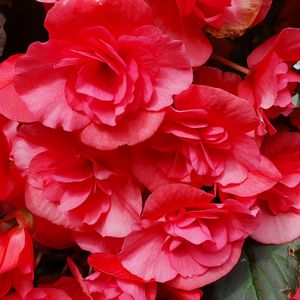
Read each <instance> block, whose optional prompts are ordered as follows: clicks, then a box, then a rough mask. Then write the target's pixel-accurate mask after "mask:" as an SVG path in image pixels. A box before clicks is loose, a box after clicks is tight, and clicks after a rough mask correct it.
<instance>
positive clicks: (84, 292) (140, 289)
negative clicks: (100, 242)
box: [52, 254, 156, 300]
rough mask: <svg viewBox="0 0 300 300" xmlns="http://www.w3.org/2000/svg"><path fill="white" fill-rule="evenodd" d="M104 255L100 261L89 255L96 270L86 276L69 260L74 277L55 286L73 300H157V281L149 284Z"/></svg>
mask: <svg viewBox="0 0 300 300" xmlns="http://www.w3.org/2000/svg"><path fill="white" fill-rule="evenodd" d="M104 257H105V260H103V261H102V262H101V263H99V261H98V260H97V259H94V257H90V259H89V263H90V265H91V266H93V268H95V269H96V270H97V271H96V272H95V273H92V274H91V275H89V276H88V277H85V278H83V277H82V275H81V274H80V272H79V270H78V268H77V266H76V265H75V264H74V262H73V261H72V260H70V259H68V265H69V267H70V269H71V271H72V273H73V275H74V278H71V277H63V278H61V279H60V280H59V281H58V282H56V283H55V284H53V285H52V287H55V288H59V289H62V290H64V291H65V292H66V293H67V294H68V295H69V296H70V297H71V298H70V299H73V300H89V299H112V300H113V299H141V300H154V299H155V295H156V283H155V282H151V283H147V282H144V281H143V280H142V279H140V278H138V277H136V276H134V275H132V274H130V273H129V272H128V271H127V270H126V269H124V268H123V267H122V265H121V264H120V262H119V261H118V260H117V259H116V258H115V257H114V256H111V255H105V254H104Z"/></svg>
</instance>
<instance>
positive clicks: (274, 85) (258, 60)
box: [239, 28, 300, 135]
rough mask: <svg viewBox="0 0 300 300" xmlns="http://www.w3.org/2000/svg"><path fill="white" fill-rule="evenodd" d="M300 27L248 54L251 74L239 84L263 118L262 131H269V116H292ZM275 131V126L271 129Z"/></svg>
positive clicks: (299, 80) (261, 133) (240, 89)
mask: <svg viewBox="0 0 300 300" xmlns="http://www.w3.org/2000/svg"><path fill="white" fill-rule="evenodd" d="M299 41H300V29H298V28H287V29H284V30H283V31H281V32H280V33H279V34H278V35H277V36H274V37H272V38H270V39H269V40H267V41H266V42H264V43H263V44H262V45H260V46H259V47H258V48H256V49H255V50H254V51H253V52H252V53H251V54H250V55H249V57H248V66H249V68H250V73H249V75H248V76H247V77H246V79H245V81H244V82H242V83H241V85H240V87H239V96H241V97H243V98H245V99H248V100H249V102H250V103H251V104H252V105H253V107H254V108H255V109H256V111H257V114H258V116H259V117H260V119H261V124H260V127H259V130H258V133H259V134H260V135H263V134H265V123H266V125H267V126H269V121H268V118H267V116H266V114H267V115H268V116H270V118H273V117H274V116H277V115H278V114H279V113H283V114H285V115H288V114H289V113H290V112H291V111H292V109H293V107H294V106H293V104H292V98H291V95H292V94H293V90H294V89H295V88H296V86H297V84H296V83H297V82H300V75H299V74H297V73H296V72H294V71H293V70H292V69H291V67H292V66H293V65H294V64H295V63H296V62H297V61H298V60H300V42H299ZM271 130H272V129H271Z"/></svg>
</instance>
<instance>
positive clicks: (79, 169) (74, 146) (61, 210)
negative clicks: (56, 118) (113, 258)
mask: <svg viewBox="0 0 300 300" xmlns="http://www.w3.org/2000/svg"><path fill="white" fill-rule="evenodd" d="M45 137H47V138H46V139H45ZM14 158H15V160H16V164H17V165H18V167H19V168H20V169H22V170H23V174H24V175H25V176H26V177H27V185H26V192H25V202H26V206H27V208H28V209H29V210H30V211H31V212H32V213H33V214H35V215H37V216H39V217H41V218H44V219H47V220H48V221H50V222H52V223H54V224H56V225H62V226H64V227H65V228H69V229H72V230H78V231H85V230H87V231H88V230H93V231H96V232H98V233H100V234H101V235H102V236H113V237H123V236H125V235H127V234H128V233H129V232H131V230H132V225H133V224H134V223H135V222H137V221H138V220H139V215H140V212H141V209H142V200H141V193H140V189H139V187H137V186H136V185H135V184H134V183H133V181H132V179H131V178H130V176H129V175H128V173H127V172H126V169H127V167H126V164H125V165H124V162H122V160H121V158H120V155H119V154H118V153H117V152H100V151H96V150H95V149H91V148H88V147H86V146H85V145H83V144H81V143H79V142H78V141H77V140H76V139H75V138H74V136H72V135H71V134H70V133H66V132H63V131H62V130H53V129H49V128H46V127H42V126H40V125H38V124H34V125H27V126H26V125H24V126H22V127H21V128H20V130H19V136H18V138H17V140H16V142H15V145H14ZM122 165H123V166H122Z"/></svg>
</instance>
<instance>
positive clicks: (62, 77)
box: [0, 0, 300, 300]
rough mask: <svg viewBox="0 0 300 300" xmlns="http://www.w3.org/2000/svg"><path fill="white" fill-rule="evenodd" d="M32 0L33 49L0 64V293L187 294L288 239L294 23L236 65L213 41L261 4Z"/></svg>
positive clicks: (294, 214)
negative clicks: (251, 242)
mask: <svg viewBox="0 0 300 300" xmlns="http://www.w3.org/2000/svg"><path fill="white" fill-rule="evenodd" d="M40 2H43V4H44V5H45V8H46V9H47V16H46V20H45V27H46V29H47V30H48V32H49V40H48V41H47V42H44V43H41V42H34V43H33V44H31V45H30V46H29V48H28V50H27V52H26V53H24V54H15V55H13V56H11V57H9V58H8V59H7V60H5V61H4V62H2V63H1V65H0V144H1V151H0V178H1V186H0V217H1V219H0V298H1V299H6V300H13V299H26V300H32V299H45V300H46V299H78V300H85V299H87V300H88V299H124V300H125V299H137V300H143V299H144V300H152V299H153V300H154V299H184V300H198V299H200V298H201V296H202V294H203V292H202V291H201V289H200V288H201V287H203V286H205V285H207V284H210V283H212V282H214V281H216V280H217V279H219V278H221V277H222V276H224V275H226V274H227V273H229V272H230V271H231V269H232V268H233V267H234V265H235V264H236V263H237V262H238V260H239V258H240V254H241V251H242V247H243V244H244V241H245V239H246V238H247V237H250V236H251V237H252V238H253V239H255V240H257V241H259V242H261V243H266V244H268V243H274V244H279V243H285V242H289V241H292V240H294V239H296V238H298V237H300V226H295V224H300V131H299V127H300V126H299V123H300V122H299V121H297V116H299V112H298V111H297V110H296V109H295V107H294V104H293V102H292V97H293V96H294V95H295V94H296V93H297V89H298V83H299V82H300V75H299V73H297V70H296V69H295V68H294V65H295V64H296V63H297V62H298V61H299V60H300V29H297V28H291V27H285V26H284V25H283V24H282V28H280V30H281V31H280V32H278V33H277V34H275V35H274V36H271V37H270V38H268V39H267V40H265V41H264V42H263V43H261V44H260V45H259V46H258V47H257V48H255V49H254V50H253V52H251V53H250V54H249V56H248V58H247V67H248V68H246V67H241V66H239V65H236V64H234V63H232V62H231V61H230V60H229V58H228V56H227V53H228V47H229V46H228V44H227V40H225V39H223V38H227V37H229V38H236V37H238V36H241V35H243V34H244V32H245V31H246V30H247V29H248V28H250V27H253V26H255V25H256V24H258V23H259V22H261V21H262V20H263V19H264V18H265V16H266V14H267V12H268V10H269V9H270V6H271V4H272V1H271V0H252V1H235V0H226V1H224V0H222V1H204V0H165V1H161V0H59V1H54V0H53V1H52V0H47V1H46V0H43V1H40ZM283 14H284V10H283ZM288 25H289V24H288ZM222 42H224V43H222ZM221 54H222V55H223V56H222V55H221ZM209 59H210V60H209ZM212 60H214V64H212V63H211V62H212ZM204 64H205V65H204ZM226 65H227V67H228V66H229V67H231V68H232V69H236V70H237V71H238V72H237V73H233V72H230V71H229V69H228V68H227V69H226V70H224V71H223V70H222V69H221V68H222V66H223V67H224V66H226ZM283 119H284V121H282V120H283ZM45 249H47V250H45ZM51 249H52V250H51ZM54 249H56V250H54ZM59 249H60V250H61V251H66V250H65V249H73V250H72V251H73V252H72V251H70V252H69V254H68V255H69V256H70V257H68V258H67V259H66V261H65V268H64V269H67V268H68V269H69V273H67V272H66V271H65V270H63V271H62V273H59V274H57V273H56V274H55V275H53V276H52V274H47V276H46V275H44V276H41V275H40V274H39V272H37V271H36V269H37V268H38V265H39V263H40V261H41V259H42V256H43V255H44V254H45V253H52V252H51V251H58V250H59ZM74 249H75V250H74ZM53 253H54V252H53ZM70 253H71V254H70ZM79 257H80V259H78V258H79ZM298 294H299V293H297V295H298ZM292 297H296V296H292ZM293 299H294V298H293Z"/></svg>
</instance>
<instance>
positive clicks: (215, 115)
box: [133, 85, 260, 190]
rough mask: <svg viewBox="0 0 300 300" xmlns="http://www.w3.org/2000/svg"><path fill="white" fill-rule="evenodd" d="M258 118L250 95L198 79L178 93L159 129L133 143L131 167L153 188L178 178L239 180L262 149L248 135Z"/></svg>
mask: <svg viewBox="0 0 300 300" xmlns="http://www.w3.org/2000/svg"><path fill="white" fill-rule="evenodd" d="M256 124H257V119H256V116H255V113H254V111H253V109H252V108H251V106H250V105H249V103H247V101H245V100H243V99H241V98H238V97H236V96H234V95H232V94H229V93H228V92H225V91H224V90H221V89H218V88H213V87H209V86H197V85H194V86H192V87H191V88H190V89H189V90H187V91H186V92H183V93H182V94H180V95H179V96H177V97H176V98H175V100H174V107H172V108H171V109H169V111H168V112H167V114H166V118H165V120H164V122H163V123H162V125H161V127H160V129H159V130H158V132H157V133H156V134H155V135H154V136H153V137H152V138H151V139H150V140H149V141H146V142H145V143H144V144H142V145H138V146H137V147H136V148H134V150H133V171H134V173H135V175H136V176H137V177H138V179H139V180H140V181H141V182H142V183H143V184H144V185H145V186H146V187H147V188H149V189H150V190H153V189H154V188H156V187H157V186H160V185H163V184H166V183H169V182H174V181H175V182H178V181H180V182H193V183H195V184H196V185H199V184H204V185H212V184H214V183H215V182H216V183H218V184H220V186H221V187H222V186H227V185H229V184H234V183H241V182H243V181H244V180H245V179H246V178H247V174H248V171H249V170H255V169H256V168H257V167H258V165H259V161H260V153H259V149H258V147H257V145H256V143H255V141H254V140H253V139H252V138H251V137H249V136H248V135H247V132H249V131H251V130H253V129H255V128H256Z"/></svg>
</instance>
